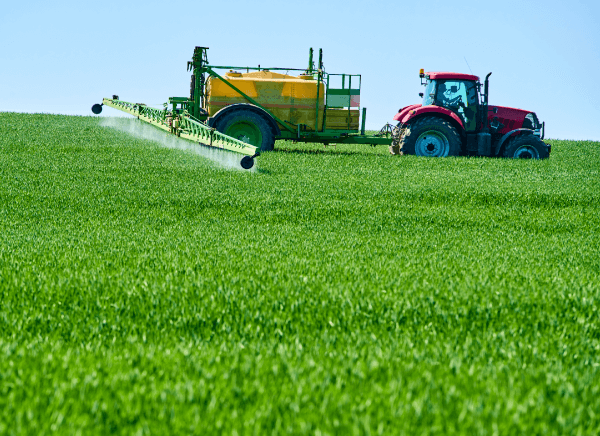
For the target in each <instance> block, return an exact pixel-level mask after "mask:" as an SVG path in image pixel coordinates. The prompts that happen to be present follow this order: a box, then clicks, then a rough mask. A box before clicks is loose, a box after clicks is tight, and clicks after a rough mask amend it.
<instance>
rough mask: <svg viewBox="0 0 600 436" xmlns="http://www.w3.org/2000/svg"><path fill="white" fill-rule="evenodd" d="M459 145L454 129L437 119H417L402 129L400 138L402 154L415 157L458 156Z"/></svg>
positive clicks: (444, 121) (458, 136) (442, 120)
mask: <svg viewBox="0 0 600 436" xmlns="http://www.w3.org/2000/svg"><path fill="white" fill-rule="evenodd" d="M461 144H462V141H461V139H460V135H459V134H458V132H457V131H456V128H454V126H452V124H450V123H449V122H448V121H446V120H444V119H442V118H439V117H423V118H419V119H418V120H416V121H414V122H413V123H411V124H409V125H408V126H407V127H406V128H405V129H404V133H403V135H402V137H401V138H400V149H401V151H402V153H403V154H414V155H417V156H430V157H447V156H458V155H460V151H461Z"/></svg>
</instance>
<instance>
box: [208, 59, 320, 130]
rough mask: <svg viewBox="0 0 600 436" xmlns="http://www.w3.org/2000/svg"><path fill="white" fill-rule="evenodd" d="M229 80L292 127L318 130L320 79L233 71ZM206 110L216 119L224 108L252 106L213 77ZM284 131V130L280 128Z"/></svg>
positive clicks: (209, 86) (265, 71)
mask: <svg viewBox="0 0 600 436" xmlns="http://www.w3.org/2000/svg"><path fill="white" fill-rule="evenodd" d="M225 79H226V80H228V81H230V82H231V84H232V85H233V86H235V87H236V88H238V89H239V90H240V91H242V92H243V93H245V94H246V95H248V96H249V97H251V98H252V99H254V100H256V102H258V103H259V104H261V105H262V106H264V107H265V108H266V109H268V110H269V111H271V112H272V113H273V115H275V116H276V117H277V118H279V119H281V120H283V121H289V122H290V123H292V124H305V125H306V130H314V127H315V113H316V110H315V109H316V103H317V80H315V79H314V78H313V76H312V75H300V76H298V77H296V76H290V75H287V74H279V73H273V72H271V71H267V70H262V71H256V72H252V73H239V72H234V71H230V72H228V73H227V74H226V75H225ZM319 88H320V89H319V124H318V126H319V129H320V128H321V126H322V125H323V124H322V123H323V110H324V108H325V95H324V94H325V93H324V87H323V82H321V83H320V85H319ZM206 97H207V98H206V110H207V111H208V114H209V116H211V117H212V116H214V115H215V114H216V113H217V112H218V111H219V110H220V109H222V108H224V107H225V106H229V105H231V104H235V103H250V102H249V101H248V100H246V98H244V97H242V96H241V95H240V94H239V93H238V92H237V91H235V90H234V89H233V88H231V87H230V86H228V85H227V84H226V83H224V82H223V81H222V80H221V79H219V78H217V77H210V78H209V79H208V82H207V88H206ZM280 128H281V127H280Z"/></svg>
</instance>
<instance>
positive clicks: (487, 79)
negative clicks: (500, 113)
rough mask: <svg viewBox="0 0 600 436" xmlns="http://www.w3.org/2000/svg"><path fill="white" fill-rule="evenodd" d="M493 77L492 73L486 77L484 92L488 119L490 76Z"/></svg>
mask: <svg viewBox="0 0 600 436" xmlns="http://www.w3.org/2000/svg"><path fill="white" fill-rule="evenodd" d="M491 75H492V73H491V72H490V73H488V75H487V76H485V89H484V91H483V95H484V98H485V117H486V119H487V108H488V102H489V97H490V76H491Z"/></svg>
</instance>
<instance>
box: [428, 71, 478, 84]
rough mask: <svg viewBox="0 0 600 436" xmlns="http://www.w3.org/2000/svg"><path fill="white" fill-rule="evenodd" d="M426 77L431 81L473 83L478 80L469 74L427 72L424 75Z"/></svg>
mask: <svg viewBox="0 0 600 436" xmlns="http://www.w3.org/2000/svg"><path fill="white" fill-rule="evenodd" d="M425 75H426V76H429V78H430V79H431V80H436V79H450V80H451V79H455V80H472V81H474V82H476V81H478V80H479V77H477V76H473V75H471V74H461V73H447V72H443V71H442V72H429V73H425Z"/></svg>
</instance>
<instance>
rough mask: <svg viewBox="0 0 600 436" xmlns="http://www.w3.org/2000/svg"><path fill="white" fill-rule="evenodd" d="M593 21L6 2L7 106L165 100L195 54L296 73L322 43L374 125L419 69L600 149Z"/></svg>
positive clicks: (595, 13)
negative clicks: (481, 87)
mask: <svg viewBox="0 0 600 436" xmlns="http://www.w3.org/2000/svg"><path fill="white" fill-rule="evenodd" d="M599 23H600V1H598V0H596V1H592V0H586V1H576V0H572V1H569V2H564V1H531V2H530V1H513V0H508V1H502V2H492V1H462V2H447V1H436V0H429V1H427V2H424V1H414V0H412V1H396V2H376V1H372V2H369V3H367V2H359V1H324V0H323V1H313V0H303V1H293V2H292V1H290V2H284V1H262V2H247V1H236V0H228V1H210V2H204V1H196V2H186V1H179V2H166V1H161V2H158V1H151V0H146V1H143V2H142V1H120V2H119V1H113V0H104V1H100V2H82V1H59V2H55V3H54V2H52V3H51V2H40V1H30V2H10V3H8V2H5V5H3V6H2V9H1V10H0V41H1V51H0V111H16V112H48V113H60V114H73V115H91V111H90V107H91V106H92V104H93V103H97V102H100V101H101V100H102V97H109V96H111V95H112V94H118V95H119V96H120V97H121V99H123V100H126V101H133V102H143V103H147V104H149V105H160V104H161V103H162V102H164V101H166V99H167V98H168V97H170V96H187V95H188V94H189V73H188V72H186V62H187V61H188V60H190V59H191V55H192V52H193V49H194V46H196V45H201V46H208V47H210V50H209V52H208V59H209V62H210V63H212V64H215V65H240V66H246V65H250V66H255V65H258V64H260V65H262V66H267V65H268V66H282V67H291V68H304V67H305V65H306V64H307V58H308V49H309V47H314V48H315V51H317V50H318V49H319V48H323V51H324V64H325V68H326V70H327V71H328V72H329V73H354V74H362V85H363V86H362V95H361V103H362V105H363V106H365V107H367V108H368V111H367V128H368V129H379V128H380V127H381V126H383V125H384V124H385V123H386V122H391V121H392V117H393V116H394V114H395V113H396V112H397V110H398V109H399V108H400V107H402V106H406V105H408V104H412V103H417V102H419V100H420V99H419V97H418V95H417V94H418V93H419V92H421V91H422V87H421V86H420V80H419V77H418V71H419V69H420V68H424V69H425V70H426V71H455V72H465V73H470V71H471V70H472V72H473V74H476V75H478V76H480V77H481V78H483V77H484V76H485V75H486V74H487V73H488V72H490V71H491V72H493V75H492V76H491V78H490V103H491V104H498V105H504V106H513V107H518V108H522V109H528V110H532V111H534V112H536V113H537V114H538V116H539V117H540V119H541V120H543V121H546V131H547V135H546V136H547V137H549V138H559V139H592V140H598V141H600V122H599V121H598V120H600V92H599V91H598V85H597V82H598V79H597V77H598V72H599V71H600V54H599V53H600V24H599ZM465 58H466V60H467V61H468V64H469V66H470V69H469V67H468V66H467V63H466V62H465ZM103 115H113V116H115V115H121V113H120V112H118V111H116V110H112V109H110V108H106V110H105V111H104V112H103Z"/></svg>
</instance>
